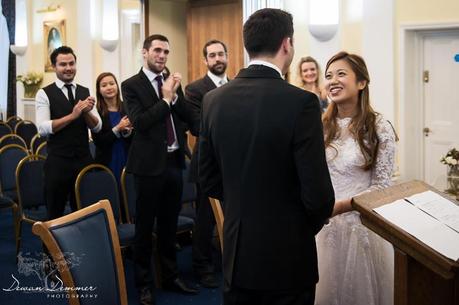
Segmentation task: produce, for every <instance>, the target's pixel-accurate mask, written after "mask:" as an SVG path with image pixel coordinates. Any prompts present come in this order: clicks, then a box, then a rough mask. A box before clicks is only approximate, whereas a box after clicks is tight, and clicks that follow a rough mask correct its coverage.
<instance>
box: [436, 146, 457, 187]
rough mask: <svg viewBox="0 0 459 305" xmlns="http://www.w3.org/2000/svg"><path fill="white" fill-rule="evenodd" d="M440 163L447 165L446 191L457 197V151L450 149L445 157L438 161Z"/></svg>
mask: <svg viewBox="0 0 459 305" xmlns="http://www.w3.org/2000/svg"><path fill="white" fill-rule="evenodd" d="M440 162H441V163H443V164H445V165H447V166H448V168H447V183H448V185H447V186H448V189H447V191H448V192H450V193H452V194H454V195H458V194H459V151H458V150H457V149H456V148H451V149H450V150H449V151H448V152H447V153H446V155H445V156H443V157H442V158H441V159H440Z"/></svg>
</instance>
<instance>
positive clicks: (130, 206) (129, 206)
mask: <svg viewBox="0 0 459 305" xmlns="http://www.w3.org/2000/svg"><path fill="white" fill-rule="evenodd" d="M120 184H121V193H122V195H123V207H124V211H125V215H126V219H127V221H128V222H129V223H132V222H135V221H134V219H135V200H136V191H135V184H134V175H132V174H130V173H128V172H126V167H124V168H123V170H122V171H121V179H120Z"/></svg>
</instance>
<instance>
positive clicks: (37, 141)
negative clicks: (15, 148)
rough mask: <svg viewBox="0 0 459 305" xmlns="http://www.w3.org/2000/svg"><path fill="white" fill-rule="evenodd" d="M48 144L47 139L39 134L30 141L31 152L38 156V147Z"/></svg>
mask: <svg viewBox="0 0 459 305" xmlns="http://www.w3.org/2000/svg"><path fill="white" fill-rule="evenodd" d="M45 142H46V137H42V136H40V134H39V133H37V134H36V135H34V136H33V138H32V140H30V151H31V152H32V153H33V154H37V149H38V146H40V145H41V144H42V143H45Z"/></svg>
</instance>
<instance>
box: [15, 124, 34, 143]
mask: <svg viewBox="0 0 459 305" xmlns="http://www.w3.org/2000/svg"><path fill="white" fill-rule="evenodd" d="M14 133H15V134H17V135H18V136H20V137H21V138H23V139H24V141H25V142H26V144H27V148H30V147H31V146H30V144H31V141H32V138H33V137H34V136H35V135H36V134H37V133H38V129H37V126H36V125H35V123H34V122H32V121H28V120H23V121H20V122H18V123H17V124H16V126H15V127H14Z"/></svg>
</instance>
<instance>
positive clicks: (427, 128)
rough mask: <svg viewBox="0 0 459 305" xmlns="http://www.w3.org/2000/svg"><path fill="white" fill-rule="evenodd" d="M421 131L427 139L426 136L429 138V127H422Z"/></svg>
mask: <svg viewBox="0 0 459 305" xmlns="http://www.w3.org/2000/svg"><path fill="white" fill-rule="evenodd" d="M422 131H423V132H424V136H426V137H428V136H429V133H430V132H431V131H432V130H430V128H429V127H424V128H423V129H422Z"/></svg>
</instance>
